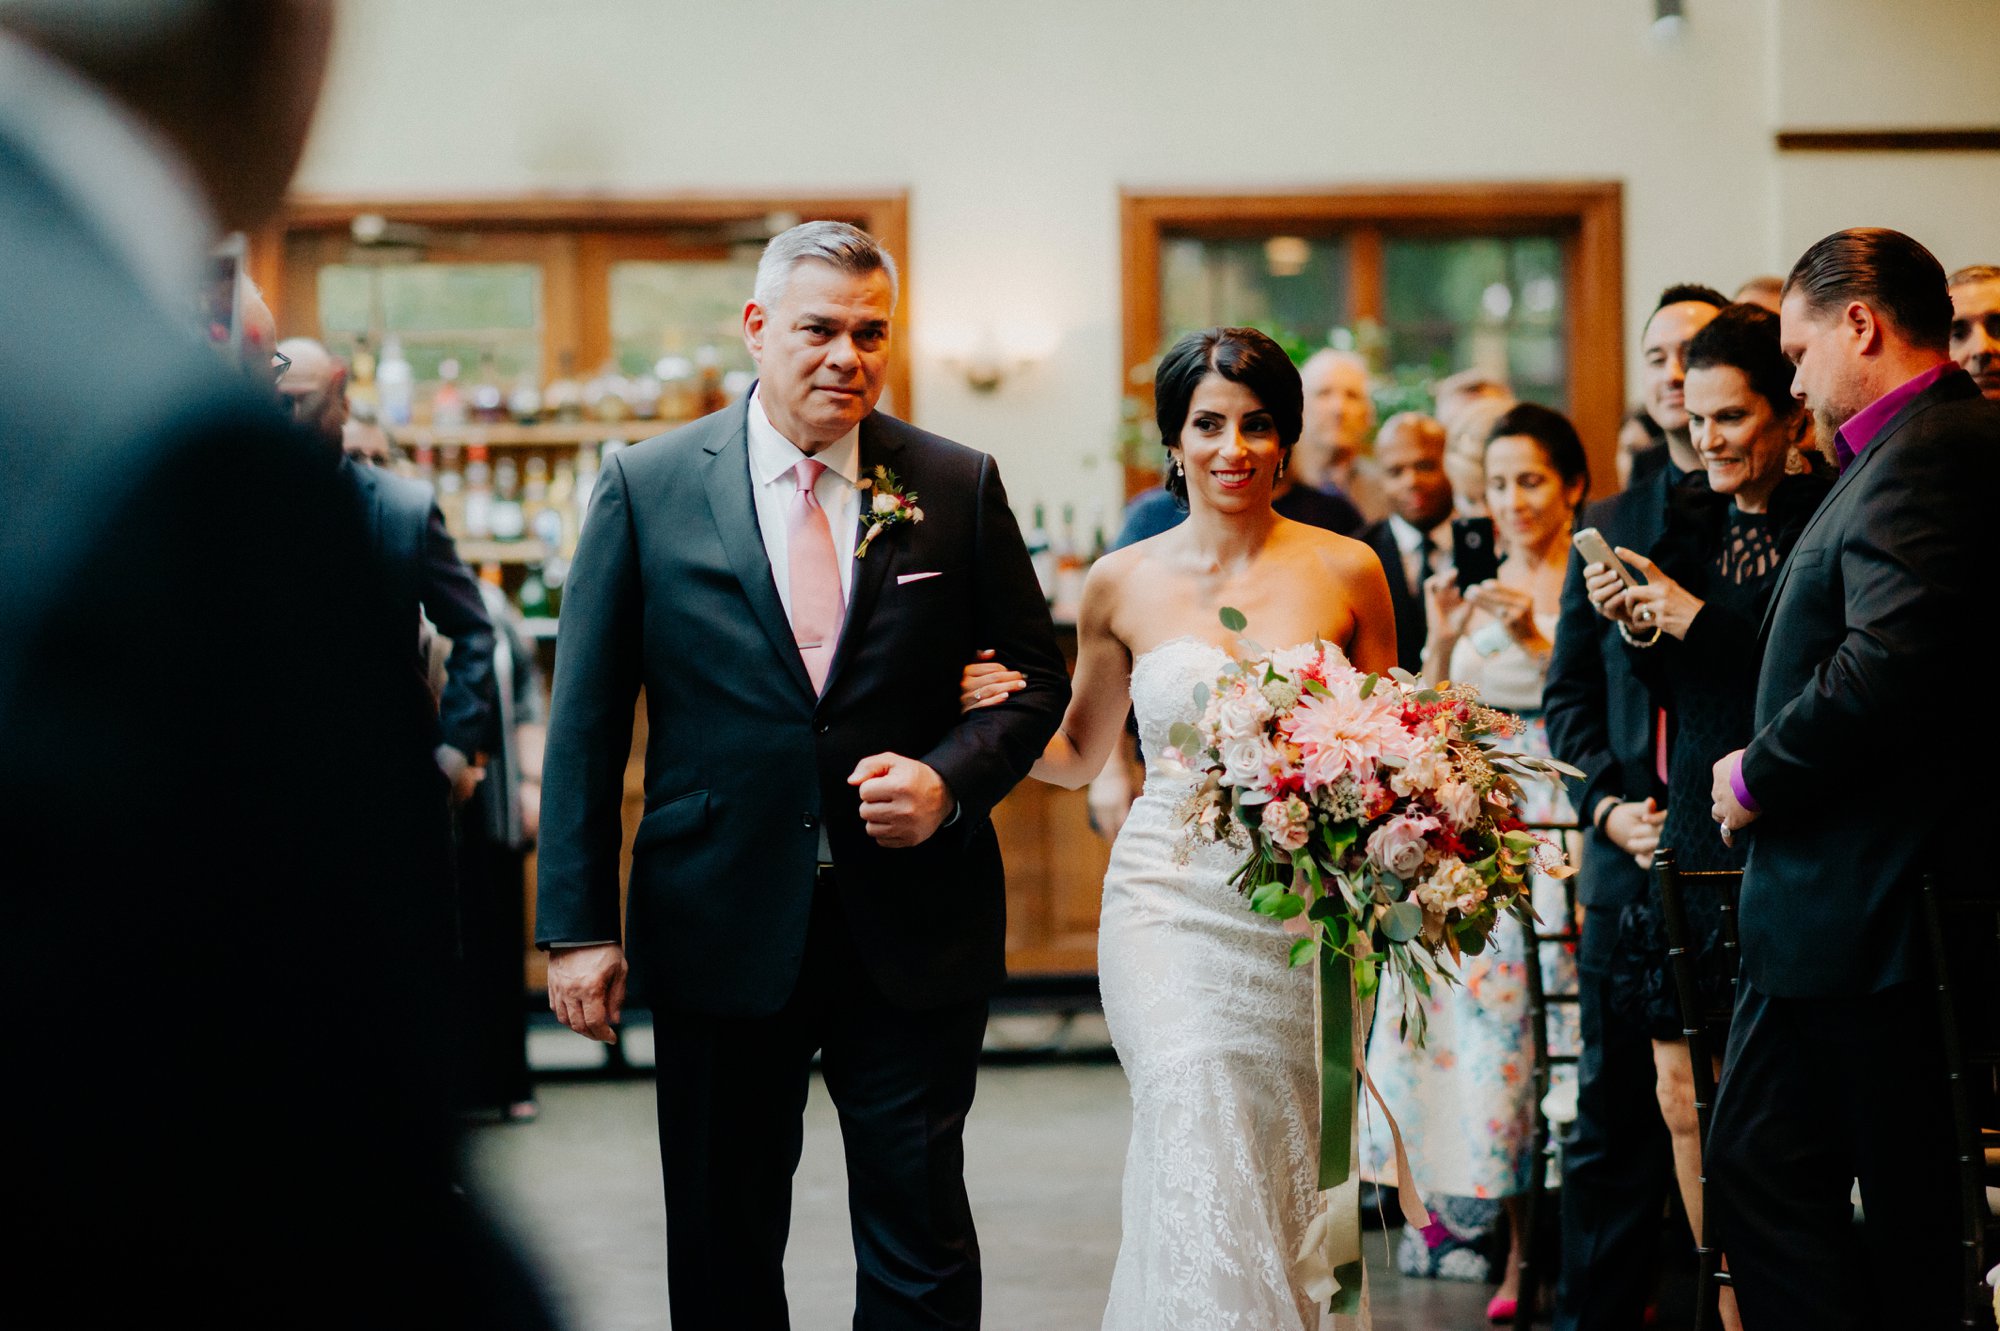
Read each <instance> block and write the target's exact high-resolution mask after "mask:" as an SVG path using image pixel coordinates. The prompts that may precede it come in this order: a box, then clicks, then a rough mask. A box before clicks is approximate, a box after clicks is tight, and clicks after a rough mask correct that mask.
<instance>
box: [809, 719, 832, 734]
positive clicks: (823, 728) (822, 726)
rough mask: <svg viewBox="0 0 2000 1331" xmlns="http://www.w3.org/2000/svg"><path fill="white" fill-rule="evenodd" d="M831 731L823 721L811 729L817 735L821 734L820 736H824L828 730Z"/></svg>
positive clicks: (828, 725)
mask: <svg viewBox="0 0 2000 1331" xmlns="http://www.w3.org/2000/svg"><path fill="white" fill-rule="evenodd" d="M832 729H833V727H832V725H830V724H828V723H827V722H825V721H822V722H820V723H819V724H818V725H816V726H814V727H813V730H814V731H816V732H817V733H819V734H822V735H824V734H826V733H827V732H828V731H830V730H832Z"/></svg>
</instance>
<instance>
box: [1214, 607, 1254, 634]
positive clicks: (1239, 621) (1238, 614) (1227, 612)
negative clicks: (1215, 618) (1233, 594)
mask: <svg viewBox="0 0 2000 1331" xmlns="http://www.w3.org/2000/svg"><path fill="white" fill-rule="evenodd" d="M1220 618H1221V620H1222V627H1224V628H1226V629H1228V630H1229V631H1230V632H1231V633H1241V632H1242V631H1243V630H1244V629H1246V628H1248V627H1249V626H1250V621H1249V620H1248V619H1247V618H1245V617H1244V614H1243V612H1242V611H1241V610H1238V609H1237V608H1236V607H1235V606H1233V605H1225V606H1223V607H1222V614H1221V615H1220Z"/></svg>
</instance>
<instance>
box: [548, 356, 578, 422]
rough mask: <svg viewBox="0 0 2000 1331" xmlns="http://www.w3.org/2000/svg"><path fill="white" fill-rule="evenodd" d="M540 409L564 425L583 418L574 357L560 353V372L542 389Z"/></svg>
mask: <svg viewBox="0 0 2000 1331" xmlns="http://www.w3.org/2000/svg"><path fill="white" fill-rule="evenodd" d="M542 410H543V411H544V412H546V413H548V414H549V415H552V416H554V417H555V419H557V420H558V421H561V422H563V423H564V424H566V425H573V424H575V423H576V422H577V421H580V420H582V419H583V385H582V384H580V383H578V382H577V381H576V357H575V356H574V355H572V354H571V353H570V352H567V351H565V352H564V353H563V354H562V372H561V373H560V374H558V375H557V376H556V377H555V378H553V379H551V380H549V386H548V387H547V388H546V389H544V390H542Z"/></svg>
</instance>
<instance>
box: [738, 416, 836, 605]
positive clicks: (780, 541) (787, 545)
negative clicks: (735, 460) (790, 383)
mask: <svg viewBox="0 0 2000 1331" xmlns="http://www.w3.org/2000/svg"><path fill="white" fill-rule="evenodd" d="M748 431H749V435H750V493H751V494H752V495H753V496H754V497H755V499H756V501H757V527H758V530H759V531H761V532H762V533H763V536H764V553H765V554H766V555H768V556H770V559H771V581H773V582H775V583H776V584H777V585H778V600H779V602H780V603H781V604H783V605H784V607H785V618H786V619H787V620H789V619H790V618H791V615H792V558H791V539H790V533H791V526H790V518H791V509H792V495H793V494H794V493H795V491H796V490H797V486H796V485H795V484H794V483H793V480H792V475H791V472H792V469H793V468H794V467H796V466H798V465H799V463H800V462H802V461H804V460H805V458H806V457H808V456H811V457H812V458H814V459H816V460H817V461H820V462H824V463H825V464H826V470H825V471H823V472H821V473H820V474H819V480H817V481H816V482H814V483H813V495H814V496H815V497H816V498H817V499H818V500H819V506H820V507H821V508H823V509H825V510H826V521H827V526H828V528H829V529H830V530H831V531H832V533H833V553H834V555H835V556H836V558H837V560H838V562H839V564H840V598H841V601H842V603H843V604H844V603H846V602H847V601H850V600H852V599H853V595H854V544H855V540H856V534H857V529H858V528H859V527H860V525H861V491H860V489H858V488H857V482H859V481H860V479H861V427H860V426H856V427H855V428H854V429H852V430H849V431H848V432H847V433H846V434H844V435H842V436H841V437H840V438H838V439H836V440H834V441H833V442H832V443H831V444H828V445H827V446H826V447H825V448H822V449H821V450H820V451H819V452H817V453H813V454H810V455H808V454H807V453H806V452H805V450H803V449H801V448H800V447H799V446H798V445H797V444H794V443H793V442H792V441H791V440H789V439H787V438H785V436H784V435H782V434H779V433H778V427H777V426H775V425H773V424H771V418H770V417H769V416H768V415H766V414H765V412H764V399H763V396H762V395H761V394H758V393H752V394H751V395H750V411H749V421H748Z"/></svg>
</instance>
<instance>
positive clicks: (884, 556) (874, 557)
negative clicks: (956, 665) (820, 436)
mask: <svg viewBox="0 0 2000 1331" xmlns="http://www.w3.org/2000/svg"><path fill="white" fill-rule="evenodd" d="M902 447H903V441H902V440H900V439H898V438H896V437H895V435H894V434H893V433H892V432H891V431H890V430H888V429H887V428H885V427H884V426H883V424H882V417H881V416H880V415H879V414H877V413H875V412H870V413H869V414H868V415H867V417H866V418H865V419H863V420H862V422H861V449H860V452H861V462H860V466H861V475H862V477H863V478H864V479H865V478H867V477H870V476H873V475H874V474H875V468H877V467H882V466H887V467H891V468H893V467H894V466H895V458H896V455H897V454H898V453H900V452H901V451H902ZM898 479H899V480H901V481H904V482H905V483H908V482H909V478H908V477H898ZM911 488H913V489H914V488H918V487H916V486H914V485H911ZM872 498H873V495H872V493H870V492H866V491H864V492H863V493H862V496H861V512H860V518H859V522H860V531H858V532H857V533H856V534H855V538H854V543H855V545H856V547H859V546H860V544H861V534H862V533H865V532H866V531H867V521H868V505H869V502H870V500H871V499H872ZM902 534H904V533H902V532H901V531H898V530H896V529H891V530H890V531H887V532H884V533H883V534H882V536H881V538H880V539H879V540H877V541H876V542H875V544H874V545H872V546H870V547H869V550H868V553H867V555H865V556H857V557H856V558H855V560H854V573H853V578H852V580H851V585H850V588H849V591H848V595H847V620H846V622H845V623H843V624H842V625H841V629H840V643H839V645H838V647H836V648H835V650H834V654H833V664H832V665H831V666H829V667H828V668H827V672H826V692H827V693H832V692H833V686H834V685H835V684H836V683H837V682H838V681H839V679H840V675H841V670H842V669H843V668H844V667H845V666H846V664H847V662H848V659H849V658H850V657H852V656H853V655H854V653H855V652H857V651H859V650H860V647H861V643H860V639H861V635H862V634H863V633H865V632H866V631H867V626H868V617H869V616H870V615H871V614H872V613H874V610H875V602H876V601H878V600H879V599H881V595H882V584H883V582H884V581H885V580H886V579H887V578H888V576H889V574H888V570H889V565H890V564H891V563H893V562H895V561H894V559H893V554H892V552H893V551H894V549H895V538H896V537H897V536H899V535H902ZM802 668H803V667H802Z"/></svg>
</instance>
